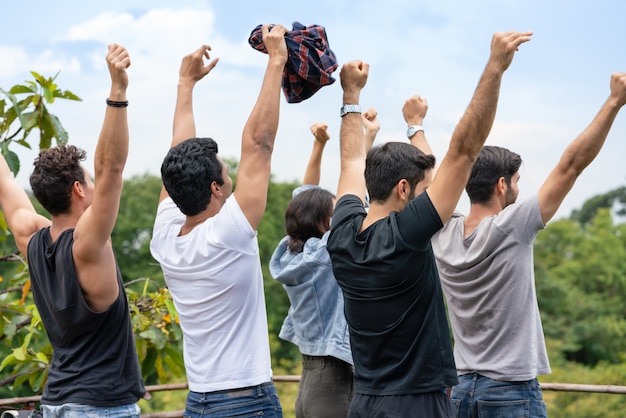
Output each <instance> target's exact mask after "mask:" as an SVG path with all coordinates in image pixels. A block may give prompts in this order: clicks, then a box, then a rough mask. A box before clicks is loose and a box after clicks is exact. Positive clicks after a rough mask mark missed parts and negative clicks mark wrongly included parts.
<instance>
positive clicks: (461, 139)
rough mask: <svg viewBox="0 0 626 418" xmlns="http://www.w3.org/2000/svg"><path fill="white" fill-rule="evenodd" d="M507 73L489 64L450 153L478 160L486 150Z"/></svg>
mask: <svg viewBox="0 0 626 418" xmlns="http://www.w3.org/2000/svg"><path fill="white" fill-rule="evenodd" d="M502 75H503V72H502V71H500V70H498V69H496V68H494V66H493V65H491V63H489V64H487V67H486V68H485V71H484V72H483V74H482V76H481V78H480V81H479V83H478V86H477V87H476V90H475V92H474V96H473V97H472V100H471V102H470V104H469V106H468V108H467V110H466V111H465V113H464V115H463V117H462V118H461V121H460V122H459V124H458V125H457V127H456V129H455V130H454V133H453V134H452V139H451V141H450V150H449V153H451V152H452V153H455V154H460V155H464V156H466V157H468V158H470V159H472V160H473V159H475V158H476V156H477V155H478V153H479V152H480V149H481V148H482V146H483V144H484V142H485V140H486V139H487V136H488V135H489V132H490V130H491V127H492V125H493V121H494V119H495V116H496V110H497V107H498V96H499V94H500V85H501V81H502Z"/></svg>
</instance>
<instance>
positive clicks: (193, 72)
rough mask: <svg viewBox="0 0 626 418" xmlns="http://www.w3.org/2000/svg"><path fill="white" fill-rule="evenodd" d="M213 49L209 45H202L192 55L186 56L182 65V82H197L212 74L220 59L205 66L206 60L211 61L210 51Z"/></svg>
mask: <svg viewBox="0 0 626 418" xmlns="http://www.w3.org/2000/svg"><path fill="white" fill-rule="evenodd" d="M210 50H211V47H210V46H209V45H202V46H201V47H200V48H198V49H196V50H195V51H194V52H192V53H191V54H188V55H185V56H184V57H183V61H182V63H181V64H180V70H179V73H178V74H179V78H180V80H181V81H190V82H193V83H195V82H197V81H199V80H202V78H203V77H204V76H205V75H207V74H208V73H210V72H211V70H212V69H213V68H215V66H216V65H217V63H218V61H219V58H214V59H213V60H211V61H209V62H208V64H206V65H205V64H204V59H205V58H206V59H207V60H210V59H211V56H210V55H209V51H210Z"/></svg>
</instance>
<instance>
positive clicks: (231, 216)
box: [151, 195, 271, 392]
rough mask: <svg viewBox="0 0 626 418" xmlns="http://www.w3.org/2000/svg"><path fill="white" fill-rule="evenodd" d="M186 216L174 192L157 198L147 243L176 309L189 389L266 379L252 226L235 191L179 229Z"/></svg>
mask: <svg viewBox="0 0 626 418" xmlns="http://www.w3.org/2000/svg"><path fill="white" fill-rule="evenodd" d="M184 220H185V215H183V214H182V213H181V212H180V210H179V209H178V208H177V207H176V205H175V204H174V203H173V202H172V201H171V200H165V201H164V202H162V203H161V204H160V205H159V210H158V212H157V220H156V222H155V225H154V234H153V238H152V243H151V249H152V253H153V256H154V257H155V258H156V259H157V260H158V261H159V264H160V266H161V269H162V270H163V275H164V277H165V280H166V283H167V286H168V288H169V290H170V292H171V294H172V297H173V298H174V302H175V304H176V310H177V312H178V315H179V317H180V324H181V328H182V329H183V333H184V336H185V340H184V346H183V349H184V354H185V356H184V357H185V362H186V366H187V367H186V372H187V379H188V381H189V386H190V389H191V390H193V391H195V392H212V391H217V390H224V389H232V388H239V387H248V386H254V385H258V384H260V383H263V382H267V381H269V380H270V378H271V364H270V353H269V345H268V344H267V336H268V328H267V319H266V318H267V315H266V310H265V299H264V293H263V277H262V274H261V262H260V259H259V248H258V242H257V239H256V232H255V231H254V229H252V227H251V226H250V224H249V223H248V222H247V221H246V218H245V217H244V215H243V213H242V211H241V209H240V208H239V206H238V204H237V201H236V200H235V198H234V196H233V195H231V196H230V197H229V198H228V199H227V202H226V203H225V205H224V206H223V207H222V208H221V210H220V211H219V212H218V213H217V214H216V215H215V216H213V217H211V218H209V219H207V220H206V221H205V222H204V223H202V224H200V225H198V226H196V227H195V228H194V229H193V230H192V231H191V232H190V233H188V234H186V235H183V236H180V235H179V232H180V228H181V226H182V224H183V222H184ZM217 336H219V337H217Z"/></svg>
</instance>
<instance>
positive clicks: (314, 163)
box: [302, 139, 326, 185]
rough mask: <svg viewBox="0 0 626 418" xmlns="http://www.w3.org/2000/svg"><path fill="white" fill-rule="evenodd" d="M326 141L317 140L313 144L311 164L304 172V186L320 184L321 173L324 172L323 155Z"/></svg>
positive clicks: (309, 163)
mask: <svg viewBox="0 0 626 418" xmlns="http://www.w3.org/2000/svg"><path fill="white" fill-rule="evenodd" d="M325 146H326V141H320V140H317V139H316V140H315V141H314V142H313V151H311V156H310V157H309V162H308V164H307V166H306V170H305V172H304V178H303V179H302V184H314V185H319V184H320V178H321V172H322V154H323V153H324V147H325Z"/></svg>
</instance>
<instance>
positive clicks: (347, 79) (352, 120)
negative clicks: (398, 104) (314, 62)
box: [337, 61, 369, 202]
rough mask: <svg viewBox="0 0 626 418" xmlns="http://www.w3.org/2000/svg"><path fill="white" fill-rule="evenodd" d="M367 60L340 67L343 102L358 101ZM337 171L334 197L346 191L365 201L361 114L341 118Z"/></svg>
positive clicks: (365, 77) (366, 73) (364, 81)
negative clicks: (338, 173) (337, 181)
mask: <svg viewBox="0 0 626 418" xmlns="http://www.w3.org/2000/svg"><path fill="white" fill-rule="evenodd" d="M368 74H369V64H367V63H364V62H363V61H351V62H348V63H346V64H344V65H343V67H342V68H341V73H340V78H341V87H342V88H343V103H344V104H359V98H360V95H361V90H362V89H363V87H365V84H366V83H367V76H368ZM339 140H340V141H339V142H340V145H339V148H340V152H341V173H340V175H339V185H338V186H337V200H339V199H340V198H341V196H343V195H346V194H353V195H355V196H358V197H359V198H360V199H361V200H362V201H363V202H365V177H364V176H363V173H364V172H365V158H366V156H367V142H366V140H365V135H364V133H363V126H362V118H361V115H360V114H358V113H348V114H346V115H345V116H343V118H342V119H341V129H340V131H339Z"/></svg>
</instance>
